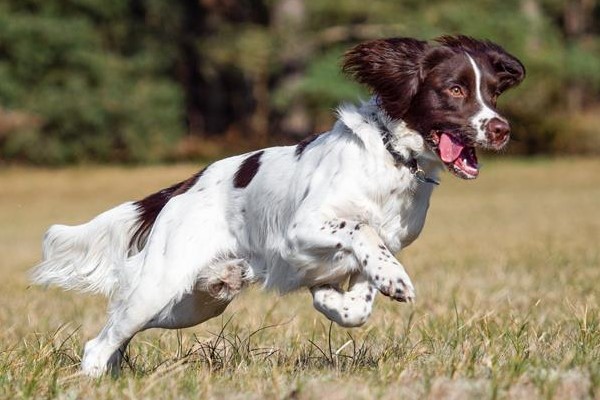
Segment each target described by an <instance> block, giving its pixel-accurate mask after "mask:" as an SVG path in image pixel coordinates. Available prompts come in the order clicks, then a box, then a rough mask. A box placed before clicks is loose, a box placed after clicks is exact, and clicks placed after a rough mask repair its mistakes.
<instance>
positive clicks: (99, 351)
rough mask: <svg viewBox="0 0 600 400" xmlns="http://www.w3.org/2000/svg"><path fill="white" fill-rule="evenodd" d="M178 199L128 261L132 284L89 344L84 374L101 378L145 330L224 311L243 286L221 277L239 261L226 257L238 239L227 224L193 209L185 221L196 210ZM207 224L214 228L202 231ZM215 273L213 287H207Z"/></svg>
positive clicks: (186, 322) (128, 277) (188, 323)
mask: <svg viewBox="0 0 600 400" xmlns="http://www.w3.org/2000/svg"><path fill="white" fill-rule="evenodd" d="M181 197H183V196H181ZM175 199H177V198H175ZM175 199H173V200H172V201H171V202H172V203H175V204H172V203H169V204H167V206H166V207H165V209H163V212H162V213H161V215H160V216H159V218H158V220H157V222H156V224H155V226H154V228H153V230H152V232H151V234H150V237H149V238H148V242H147V244H146V247H145V248H144V250H143V251H142V252H140V253H138V254H136V255H135V256H133V257H131V258H130V259H129V260H128V264H126V265H124V268H123V270H124V271H126V272H124V274H127V275H126V280H127V282H129V283H128V284H127V285H123V286H122V287H121V291H120V292H118V293H117V294H116V297H115V300H114V304H113V305H112V306H111V312H110V314H109V318H108V322H107V324H106V326H105V327H104V328H103V329H102V331H101V332H100V334H99V335H98V336H97V337H96V338H94V339H92V340H90V341H89V342H88V343H87V344H86V346H85V351H84V357H83V361H82V365H81V368H82V370H83V372H84V373H85V374H87V375H90V376H99V375H101V374H103V373H104V372H105V371H106V370H107V369H108V368H109V367H113V368H114V366H115V364H117V363H118V362H120V360H121V356H120V354H121V351H123V350H124V348H122V346H123V345H124V344H125V343H126V342H127V341H128V340H130V339H131V338H132V337H133V336H134V335H135V334H136V333H137V332H139V331H141V330H144V329H147V328H151V327H167V328H179V327H183V326H191V325H195V324H197V323H199V322H202V321H204V320H206V319H209V318H211V317H214V316H215V315H218V314H220V313H221V312H222V311H223V310H224V309H225V307H226V306H227V304H228V303H229V301H231V299H232V298H233V296H234V295H235V293H237V291H239V289H240V288H241V283H240V284H239V285H237V286H236V285H235V284H233V283H235V282H234V280H233V281H232V280H231V279H223V280H222V281H220V280H219V279H218V278H219V277H221V276H223V277H225V276H227V277H229V276H230V275H231V274H221V272H222V271H221V270H222V269H224V270H227V271H229V268H230V267H229V266H230V264H232V263H233V264H236V265H237V264H240V260H238V259H232V257H230V256H229V257H228V258H223V255H229V254H232V253H233V252H232V250H233V249H234V248H235V241H234V240H233V239H232V237H231V236H230V235H229V231H228V230H227V229H226V227H223V226H219V223H220V220H219V219H217V218H218V217H215V213H214V212H213V211H214V210H206V209H204V210H203V211H201V213H200V214H193V212H189V211H188V214H187V218H186V219H185V220H184V219H182V218H180V215H178V213H179V212H181V210H182V208H185V210H186V211H187V210H193V208H191V207H189V205H187V204H183V206H184V207H182V208H179V203H178V202H177V201H174V200H175ZM189 200H190V201H191V200H194V199H193V198H192V199H189ZM181 201H184V202H185V201H187V200H186V199H182V200H181ZM209 212H210V213H212V214H208V213H209ZM174 221H177V223H175V222H174ZM182 221H183V222H182ZM206 224H211V226H212V228H213V229H211V231H208V230H206V229H198V226H203V225H206ZM215 266H216V267H215ZM241 268H242V267H240V269H241ZM233 270H234V271H235V270H236V269H235V268H233ZM210 277H212V278H213V280H212V285H211V284H208V285H207V284H206V282H210V279H208V278H210ZM124 279H125V278H124ZM223 281H225V283H224V284H223ZM228 282H229V283H228ZM231 282H233V283H231ZM199 285H200V286H199ZM211 289H212V293H211ZM214 296H216V298H215V297H214ZM173 310H174V311H175V312H174V313H173ZM120 348H121V351H119V349H120ZM113 360H114V361H113Z"/></svg>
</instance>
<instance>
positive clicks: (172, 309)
mask: <svg viewBox="0 0 600 400" xmlns="http://www.w3.org/2000/svg"><path fill="white" fill-rule="evenodd" d="M245 271H246V270H245V265H244V264H243V263H240V260H231V261H227V260H223V261H219V262H217V263H215V264H212V265H210V266H207V267H206V268H204V269H203V270H202V271H201V272H200V276H199V279H198V282H197V284H196V286H195V287H194V288H193V289H192V290H191V291H190V292H188V293H185V294H183V295H182V296H181V298H178V297H179V295H178V294H177V293H176V292H177V290H171V291H169V290H166V289H168V288H167V287H165V285H164V284H162V288H161V290H160V291H158V290H156V287H155V288H154V289H153V290H154V292H153V291H152V290H148V289H149V288H150V287H152V286H153V284H156V283H157V282H153V281H152V280H148V281H147V282H143V283H142V284H140V285H139V287H138V288H137V289H136V290H134V291H133V292H132V293H131V295H130V296H129V297H128V298H127V300H126V301H125V302H123V303H122V304H120V305H119V306H118V308H117V309H115V310H114V312H113V313H112V314H111V315H110V318H109V321H108V323H107V325H106V326H105V327H104V329H103V330H102V332H101V333H100V334H99V335H98V337H96V338H95V339H93V340H91V341H89V342H88V343H87V344H86V346H85V355H84V359H83V362H82V370H83V372H84V373H85V374H87V375H90V376H99V375H101V374H103V373H104V372H106V371H107V370H108V371H110V372H111V373H113V374H118V373H119V370H120V364H121V362H122V359H123V355H124V353H125V350H126V347H127V344H128V343H129V341H130V340H131V338H132V337H133V336H134V335H135V334H136V333H138V332H140V331H143V330H146V329H149V328H166V329H180V328H187V327H190V326H194V325H197V324H199V323H201V322H204V321H206V320H208V319H210V318H213V317H216V316H218V315H220V314H221V313H222V312H223V311H224V310H225V308H226V307H227V305H228V304H229V303H230V302H231V301H232V300H233V298H234V297H235V296H236V295H237V294H238V293H239V291H240V290H241V289H242V287H243V285H244V284H245V282H246V280H245Z"/></svg>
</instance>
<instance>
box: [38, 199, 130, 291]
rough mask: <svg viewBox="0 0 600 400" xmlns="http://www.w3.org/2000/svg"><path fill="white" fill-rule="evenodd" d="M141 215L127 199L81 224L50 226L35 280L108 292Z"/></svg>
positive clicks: (85, 289)
mask: <svg viewBox="0 0 600 400" xmlns="http://www.w3.org/2000/svg"><path fill="white" fill-rule="evenodd" d="M139 215H140V211H139V208H138V206H137V204H136V203H134V202H128V203H124V204H121V205H120V206H117V207H115V208H113V209H110V210H108V211H106V212H103V213H102V214H100V215H98V216H97V217H96V218H94V219H92V220H91V221H90V222H88V223H85V224H82V225H77V226H67V225H53V226H51V227H50V229H48V231H47V232H46V234H45V236H44V244H43V257H44V258H43V261H42V262H41V263H40V264H39V265H37V266H36V267H35V268H34V269H33V271H32V276H31V278H32V281H33V283H35V284H39V285H57V286H60V287H62V288H64V289H67V290H79V291H83V292H94V293H102V294H104V295H106V296H109V295H110V294H111V293H112V291H113V289H114V288H115V285H116V284H117V281H118V277H119V275H120V273H119V268H122V266H123V265H124V263H125V260H126V259H127V257H128V256H129V255H130V254H129V253H130V248H131V245H132V238H133V236H134V234H135V231H136V228H137V227H138V226H139V224H140V222H139V221H138V217H139Z"/></svg>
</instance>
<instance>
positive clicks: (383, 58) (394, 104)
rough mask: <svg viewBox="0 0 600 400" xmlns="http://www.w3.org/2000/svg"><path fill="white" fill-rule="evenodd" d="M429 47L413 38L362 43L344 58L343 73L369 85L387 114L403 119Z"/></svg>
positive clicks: (416, 88) (418, 81) (418, 80)
mask: <svg viewBox="0 0 600 400" xmlns="http://www.w3.org/2000/svg"><path fill="white" fill-rule="evenodd" d="M429 48H430V45H429V44H428V43H427V42H425V41H422V40H417V39H411V38H390V39H379V40H372V41H368V42H365V43H361V44H359V45H357V46H356V47H354V48H352V49H350V50H349V51H348V52H346V54H345V55H344V60H343V66H342V69H343V71H344V72H345V73H346V74H347V75H349V76H351V77H353V78H354V79H355V80H356V81H358V82H359V83H362V84H365V85H367V86H368V87H369V88H371V90H372V91H373V92H375V94H376V95H377V96H379V101H380V103H381V105H382V106H383V108H384V109H385V110H386V111H387V113H388V114H389V115H390V116H391V117H392V118H395V119H400V118H402V116H403V115H404V114H405V113H406V111H407V110H408V108H409V106H410V103H411V100H412V98H413V97H414V95H415V94H416V93H417V91H418V88H419V84H420V83H421V81H422V79H423V64H422V63H423V60H424V57H425V54H426V53H427V51H428V50H429Z"/></svg>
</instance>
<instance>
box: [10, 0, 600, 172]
mask: <svg viewBox="0 0 600 400" xmlns="http://www.w3.org/2000/svg"><path fill="white" fill-rule="evenodd" d="M454 33H462V34H467V35H473V36H475V37H478V38H487V39H491V40H493V41H495V42H497V43H499V44H501V45H502V46H503V47H505V48H506V49H507V50H508V51H509V52H511V53H512V54H514V55H516V56H517V57H518V58H520V59H521V60H522V61H523V62H524V64H525V65H526V67H527V70H528V77H527V79H526V80H525V82H524V84H523V85H522V86H521V87H519V88H518V89H516V90H514V91H513V92H509V93H508V94H507V95H505V96H503V98H501V101H500V108H502V109H503V110H504V111H505V112H506V113H507V114H508V115H509V116H510V118H511V120H512V121H513V125H514V129H513V130H514V131H515V136H516V139H517V140H516V141H514V142H513V143H512V144H511V146H510V147H511V149H510V151H511V152H513V153H515V154H542V153H543V154H556V153H560V154H565V153H566V154H600V132H599V131H600V6H599V5H598V2H597V1H596V0H569V1H561V0H504V1H491V0H477V1H443V0H429V1H419V0H402V1H383V0H370V1H365V0H336V1H324V0H277V1H276V0H179V1H166V0H162V1H161V0H146V1H144V0H0V163H4V164H9V163H21V164H39V165H63V164H76V163H87V162H90V163H103V162H110V163H115V162H118V163H145V162H163V161H180V160H202V159H212V158H215V157H220V156H223V155H226V154H230V153H235V152H239V151H242V150H245V149H249V148H256V147H259V146H266V145H274V144H285V143H292V142H294V141H297V140H298V139H300V138H302V137H304V136H306V135H308V134H311V133H313V132H315V131H323V130H327V129H328V128H329V127H330V125H331V123H332V121H333V113H332V111H333V109H334V108H335V106H336V105H337V104H338V103H339V102H340V101H352V102H356V101H358V100H359V99H360V98H363V99H366V98H368V93H367V92H366V91H365V90H364V89H362V88H360V87H358V86H357V85H355V84H354V83H352V82H350V81H349V80H348V79H346V78H345V77H344V76H342V75H341V74H340V72H339V65H340V57H341V55H342V54H343V52H344V50H345V49H347V48H349V47H350V46H352V45H353V44H355V43H357V42H359V41H362V40H366V39H371V38H377V37H386V36H411V37H418V38H422V39H430V38H433V37H436V36H438V35H441V34H454Z"/></svg>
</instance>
